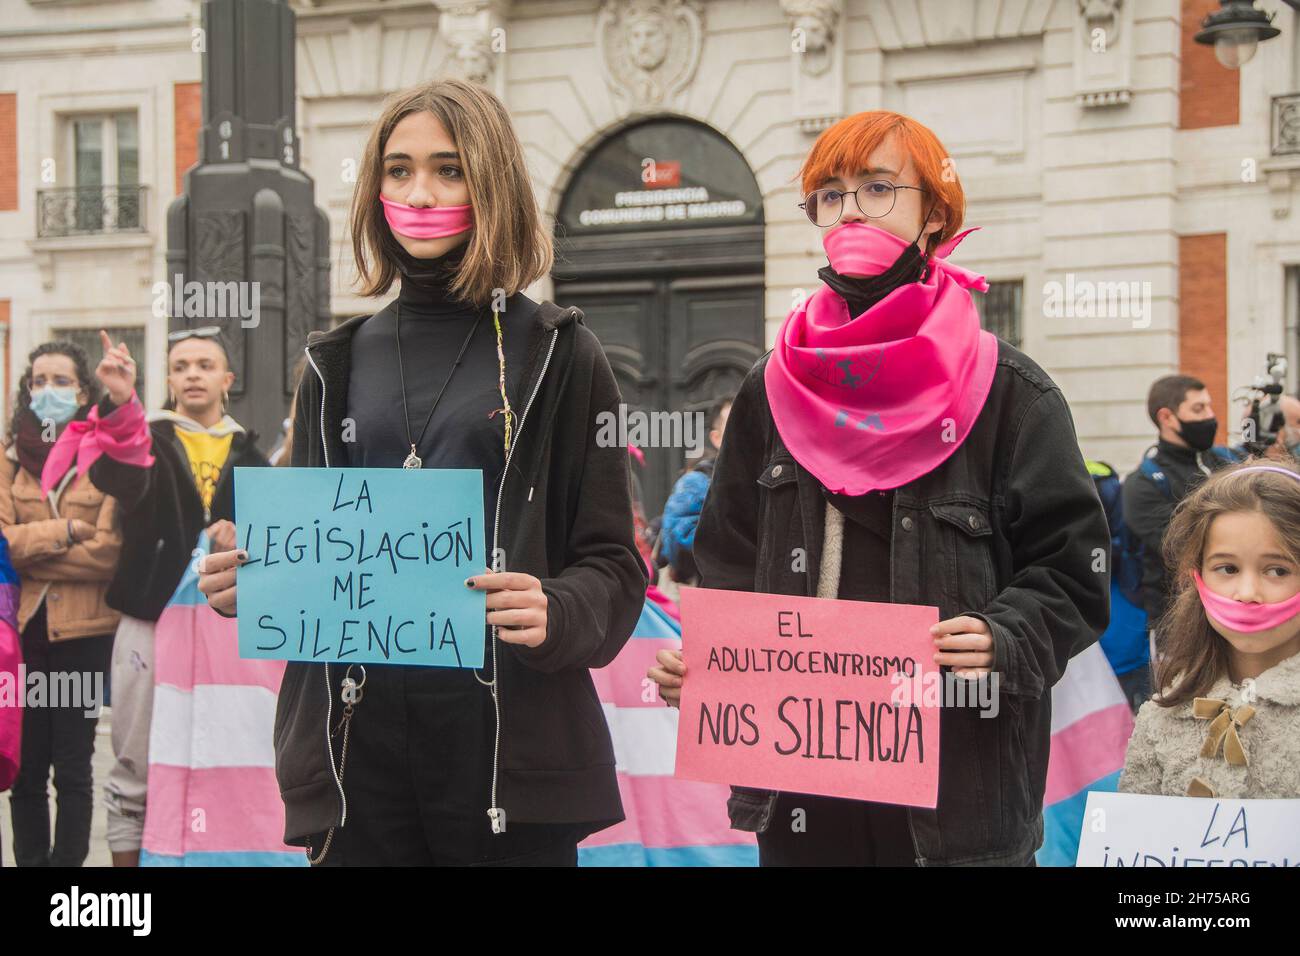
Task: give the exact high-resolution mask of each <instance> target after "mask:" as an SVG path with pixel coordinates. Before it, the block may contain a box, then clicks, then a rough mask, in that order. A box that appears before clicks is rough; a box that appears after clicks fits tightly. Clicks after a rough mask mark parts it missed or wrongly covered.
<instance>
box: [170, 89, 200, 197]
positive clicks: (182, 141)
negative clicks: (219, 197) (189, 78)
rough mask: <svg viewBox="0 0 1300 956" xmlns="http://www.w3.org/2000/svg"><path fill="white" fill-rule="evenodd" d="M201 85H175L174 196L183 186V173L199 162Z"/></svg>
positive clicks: (173, 95) (173, 93)
mask: <svg viewBox="0 0 1300 956" xmlns="http://www.w3.org/2000/svg"><path fill="white" fill-rule="evenodd" d="M202 89H203V84H201V83H175V84H173V85H172V102H173V106H174V110H175V116H176V119H175V125H176V146H175V149H176V194H177V195H180V192H181V189H183V188H184V185H185V172H186V170H188V169H189V168H190V167H191V166H193V165H194V164H195V163H197V162H198V161H199V127H201V126H202V125H203V103H202V101H201V100H200V98H199V97H200V94H201V93H202Z"/></svg>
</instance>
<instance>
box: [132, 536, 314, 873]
mask: <svg viewBox="0 0 1300 956" xmlns="http://www.w3.org/2000/svg"><path fill="white" fill-rule="evenodd" d="M199 550H200V551H202V552H203V553H207V551H208V541H207V536H206V535H203V536H201V537H200V538H199ZM195 563H196V562H191V563H190V566H189V567H188V568H187V569H186V571H185V576H184V577H182V578H181V582H180V584H179V585H178V586H177V588H176V593H175V594H173V595H172V599H171V601H170V603H168V605H167V607H166V608H164V609H163V613H162V617H160V618H159V619H158V625H157V627H156V629H155V630H154V700H153V722H152V723H151V725H150V728H149V799H148V803H147V804H146V808H145V818H144V841H143V843H144V845H143V847H142V848H141V851H140V865H141V866H306V865H307V858H306V856H305V855H304V854H303V851H302V850H300V849H297V848H295V847H291V846H287V845H285V843H284V842H283V839H282V838H283V836H284V803H283V802H282V801H281V799H280V788H279V786H278V785H277V784H276V780H275V753H274V751H273V749H272V746H271V734H272V728H273V727H274V724H275V702H276V697H277V695H278V694H279V692H280V678H281V677H282V676H283V675H284V661H269V660H241V659H240V657H239V632H238V625H237V624H236V622H235V620H234V619H233V618H225V617H222V616H221V615H220V614H218V613H217V612H216V611H214V610H212V608H210V607H208V601H207V598H205V597H204V596H203V595H202V594H201V593H200V592H199V587H198V580H199V579H198V573H197V572H196V570H195V567H194V565H195Z"/></svg>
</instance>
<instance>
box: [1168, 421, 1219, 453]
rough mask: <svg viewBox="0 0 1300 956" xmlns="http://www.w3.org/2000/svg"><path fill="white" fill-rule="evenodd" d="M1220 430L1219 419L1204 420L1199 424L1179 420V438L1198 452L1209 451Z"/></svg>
mask: <svg viewBox="0 0 1300 956" xmlns="http://www.w3.org/2000/svg"><path fill="white" fill-rule="evenodd" d="M1218 430H1219V420H1218V419H1217V418H1203V419H1201V420H1200V421H1198V422H1185V421H1183V420H1182V419H1181V418H1179V419H1178V437H1179V438H1181V439H1182V440H1183V441H1185V442H1187V444H1188V446H1189V447H1191V448H1193V449H1194V450H1196V451H1208V450H1209V449H1210V447H1211V446H1212V445H1213V444H1214V434H1215V432H1217V431H1218Z"/></svg>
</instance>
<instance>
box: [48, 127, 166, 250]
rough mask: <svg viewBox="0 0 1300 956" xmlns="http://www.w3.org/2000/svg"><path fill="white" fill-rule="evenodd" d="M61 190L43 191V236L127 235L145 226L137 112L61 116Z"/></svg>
mask: <svg viewBox="0 0 1300 956" xmlns="http://www.w3.org/2000/svg"><path fill="white" fill-rule="evenodd" d="M59 123H60V127H59V136H60V139H61V141H62V150H61V152H62V153H63V168H64V169H65V170H70V175H68V174H63V173H61V174H60V176H59V179H60V181H61V182H62V183H64V184H67V183H69V182H71V185H63V186H61V187H60V188H55V189H46V190H42V192H41V196H40V203H39V226H38V232H39V234H40V235H42V236H62V235H75V234H85V233H101V232H123V231H133V230H138V229H140V228H142V227H143V224H144V223H143V220H142V218H141V211H142V210H141V206H142V193H143V191H144V187H143V186H142V185H141V183H140V123H139V117H138V115H137V113H136V112H135V111H134V110H122V111H114V112H111V113H75V114H63V115H61V116H60V118H59Z"/></svg>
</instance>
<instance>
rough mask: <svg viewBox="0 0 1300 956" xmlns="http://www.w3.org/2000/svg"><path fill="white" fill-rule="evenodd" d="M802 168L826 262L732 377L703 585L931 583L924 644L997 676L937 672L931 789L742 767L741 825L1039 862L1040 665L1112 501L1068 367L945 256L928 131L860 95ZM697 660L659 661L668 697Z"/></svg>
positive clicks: (901, 594)
mask: <svg viewBox="0 0 1300 956" xmlns="http://www.w3.org/2000/svg"><path fill="white" fill-rule="evenodd" d="M801 175H802V180H803V194H804V199H803V202H802V203H801V204H800V206H801V208H802V209H803V210H804V212H805V213H806V214H807V216H808V218H809V220H811V222H812V223H813V224H814V225H815V226H817V227H818V228H819V229H820V230H821V232H822V243H823V246H824V248H825V250H826V253H827V257H828V259H829V265H827V266H825V267H823V268H822V269H821V270H820V271H819V272H818V275H819V277H820V278H821V280H822V283H823V284H822V286H821V287H820V288H818V289H817V290H816V291H814V292H813V293H812V294H811V295H810V296H809V297H808V298H807V299H806V300H805V301H803V302H801V303H799V304H798V305H796V307H795V308H794V309H793V310H792V311H791V312H790V314H789V316H788V317H787V318H786V320H785V322H784V324H783V325H782V327H781V329H780V331H779V332H778V334H777V339H776V344H775V347H774V348H773V349H772V350H771V351H770V352H768V353H767V354H766V355H764V356H763V357H762V358H761V359H759V361H758V362H757V363H756V364H755V366H754V368H753V369H752V370H751V371H750V372H749V374H748V376H747V377H746V378H745V381H744V382H743V383H742V385H741V387H740V390H739V392H738V394H737V395H736V397H735V401H734V403H733V405H732V408H731V415H730V418H729V420H728V424H727V432H726V436H725V438H724V440H723V443H722V448H721V451H720V452H719V454H718V459H717V464H716V466H715V469H714V477H713V484H712V486H711V488H710V490H709V494H708V497H707V499H706V501H705V503H704V508H703V512H702V513H701V516H700V521H699V527H698V530H697V531H696V537H695V559H696V563H697V565H698V566H699V569H700V572H701V575H702V584H703V585H704V586H705V587H708V588H722V589H727V590H736V591H755V592H765V593H774V594H797V595H811V596H816V597H819V598H840V599H850V600H859V601H875V602H892V603H899V604H919V605H929V606H937V607H938V608H939V614H940V618H941V619H940V621H939V623H938V624H937V625H935V626H934V627H933V628H932V629H931V635H932V638H933V641H934V658H933V659H934V663H935V664H936V665H937V666H939V667H940V668H944V669H948V670H950V672H951V673H952V674H953V675H955V676H956V677H957V678H959V679H962V680H967V681H971V682H981V683H983V682H987V683H985V686H983V687H980V686H979V685H978V684H976V686H974V687H970V688H967V690H968V692H967V693H965V694H961V695H957V694H952V693H950V692H947V693H945V700H944V702H943V703H944V706H943V708H942V711H941V723H940V734H939V738H940V754H939V793H938V804H937V806H936V807H935V808H934V809H926V808H919V807H904V806H893V805H886V804H879V803H868V802H864V801H855V800H845V799H836V798H832V797H826V796H817V795H811V794H796V793H778V792H774V791H766V790H756V789H752V788H745V787H733V788H732V797H731V799H730V800H729V801H728V811H729V813H730V817H731V825H732V827H733V828H735V829H738V830H749V831H754V832H757V834H758V847H759V859H760V863H761V864H762V865H765V866H771V865H859V866H860V865H874V866H900V865H902V866H913V865H925V866H933V865H958V864H975V865H1004V866H1024V865H1033V863H1034V854H1035V851H1036V850H1037V849H1038V847H1039V846H1040V845H1041V843H1042V839H1043V817H1042V803H1043V793H1044V789H1045V784H1046V777H1047V757H1048V747H1049V740H1050V734H1051V689H1052V685H1053V684H1055V683H1056V681H1057V680H1058V679H1059V678H1060V677H1061V674H1062V673H1063V672H1064V670H1065V665H1066V662H1067V661H1068V660H1069V659H1070V658H1071V657H1072V656H1074V655H1075V654H1077V653H1078V652H1079V651H1081V650H1083V649H1084V648H1086V647H1087V646H1088V645H1089V644H1091V643H1093V642H1094V641H1096V640H1097V637H1098V635H1099V634H1100V633H1101V632H1102V631H1103V630H1104V629H1105V627H1106V623H1107V619H1108V617H1109V579H1108V573H1107V570H1106V568H1105V566H1104V564H1101V565H1099V564H1098V563H1097V559H1096V557H1095V556H1096V555H1105V554H1106V553H1107V547H1108V544H1109V538H1108V534H1107V526H1106V517H1105V514H1104V512H1103V511H1102V507H1101V503H1100V501H1099V500H1098V498H1097V494H1096V492H1095V491H1094V490H1093V482H1092V479H1091V478H1090V477H1089V475H1088V471H1087V469H1086V467H1085V465H1084V462H1083V457H1082V455H1081V454H1080V452H1079V448H1078V444H1077V442H1076V439H1075V431H1074V424H1073V421H1072V419H1071V416H1070V410H1069V407H1068V406H1067V405H1066V402H1065V399H1064V397H1063V396H1062V395H1061V391H1060V389H1059V388H1058V387H1057V386H1056V384H1055V383H1054V382H1053V381H1052V380H1051V378H1049V377H1048V375H1047V374H1046V373H1045V372H1044V371H1043V370H1042V369H1041V368H1040V367H1039V366H1038V365H1037V364H1036V363H1035V362H1034V361H1033V360H1032V359H1030V358H1029V357H1028V356H1026V355H1024V354H1023V353H1022V352H1020V351H1019V350H1017V349H1016V348H1014V347H1012V346H1011V345H1009V344H1007V343H1006V342H1003V341H1000V340H998V339H996V338H995V337H994V336H992V335H991V334H989V333H988V332H986V331H983V330H982V329H981V327H980V321H979V315H978V313H977V311H976V309H975V304H974V302H973V300H972V297H971V290H975V291H980V292H983V291H985V290H987V288H988V284H987V283H986V282H985V281H984V278H983V276H980V275H976V274H975V273H973V272H970V271H968V270H966V269H963V268H961V267H960V266H957V265H954V264H952V263H950V262H948V261H947V256H948V255H949V254H950V253H951V252H952V251H953V249H954V248H956V246H957V244H958V243H959V242H960V241H961V240H962V238H963V237H964V236H965V235H966V233H958V231H957V230H958V229H960V228H961V225H962V220H963V218H964V214H965V197H964V194H963V191H962V187H961V183H960V181H959V180H958V178H957V176H956V175H955V167H954V166H953V163H952V162H951V161H950V160H949V158H948V155H947V152H946V150H945V149H944V148H943V145H942V144H941V143H940V142H939V140H938V138H937V137H936V136H935V135H934V133H933V132H931V131H930V130H929V129H927V128H926V127H925V126H923V125H922V124H920V123H918V122H917V121H916V120H914V119H911V118H909V117H906V116H902V115H899V114H897V113H892V112H886V111H873V112H866V113H859V114H857V115H854V116H850V117H847V118H846V119H843V120H841V121H840V122H839V123H837V124H835V125H834V126H832V127H831V128H830V129H828V130H826V131H825V132H824V133H822V135H821V136H820V137H819V138H818V139H817V142H816V143H815V144H814V145H813V148H812V151H811V153H810V154H809V155H808V157H807V159H806V161H805V162H804V165H803V169H802V171H801ZM801 557H802V558H803V560H800V558H801ZM687 675H688V671H687V667H686V664H685V662H684V661H683V660H682V658H681V654H680V652H673V651H660V652H659V659H658V663H657V666H655V667H654V668H652V669H651V670H650V676H651V678H653V679H654V680H655V681H656V682H657V683H658V684H659V687H660V694H661V696H662V697H663V698H664V700H665V701H666V702H668V703H669V704H672V705H675V704H677V703H679V701H680V693H681V686H682V683H683V681H684V680H685V679H689V678H688V676H687ZM945 686H946V687H948V688H951V687H952V682H951V681H950V680H949V681H945ZM960 700H965V701H973V700H978V701H981V702H985V704H986V706H983V707H974V706H970V707H968V706H957V705H956V704H957V702H958V701H960Z"/></svg>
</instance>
